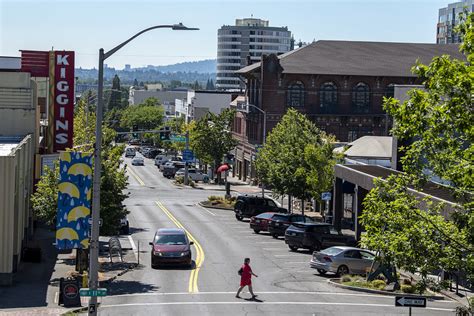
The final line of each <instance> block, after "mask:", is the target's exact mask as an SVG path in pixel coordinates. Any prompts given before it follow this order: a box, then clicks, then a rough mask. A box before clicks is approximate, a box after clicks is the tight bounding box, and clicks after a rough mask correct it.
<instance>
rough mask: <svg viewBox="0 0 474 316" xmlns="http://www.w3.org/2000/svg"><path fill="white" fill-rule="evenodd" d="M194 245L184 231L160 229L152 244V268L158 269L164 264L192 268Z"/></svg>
mask: <svg viewBox="0 0 474 316" xmlns="http://www.w3.org/2000/svg"><path fill="white" fill-rule="evenodd" d="M192 244H193V242H192V241H190V240H189V239H188V237H187V236H186V232H185V231H184V230H183V229H180V228H161V229H158V230H157V232H156V233H155V237H154V238H153V241H152V242H150V246H152V249H151V267H152V268H156V267H158V266H160V265H162V264H184V265H186V266H188V267H191V266H192V263H193V261H192V259H191V245H192Z"/></svg>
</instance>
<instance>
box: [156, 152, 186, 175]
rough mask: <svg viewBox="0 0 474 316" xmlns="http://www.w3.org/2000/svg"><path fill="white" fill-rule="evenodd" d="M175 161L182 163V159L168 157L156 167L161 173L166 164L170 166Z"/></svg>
mask: <svg viewBox="0 0 474 316" xmlns="http://www.w3.org/2000/svg"><path fill="white" fill-rule="evenodd" d="M175 161H182V159H181V158H179V157H172V156H168V157H167V158H165V159H164V160H163V161H162V162H161V163H160V165H159V166H158V167H159V168H160V171H161V172H163V170H164V169H165V164H167V163H168V162H169V163H170V164H172V163H173V162H175Z"/></svg>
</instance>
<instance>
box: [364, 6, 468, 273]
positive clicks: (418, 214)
mask: <svg viewBox="0 0 474 316" xmlns="http://www.w3.org/2000/svg"><path fill="white" fill-rule="evenodd" d="M473 27H474V26H473V15H469V16H468V17H467V19H465V20H464V22H463V23H462V24H461V25H460V26H459V27H458V31H459V32H460V33H461V35H462V37H463V39H464V42H463V43H462V44H461V46H460V49H461V52H463V53H464V55H465V56H466V60H456V59H453V58H451V57H450V56H439V57H435V58H433V60H432V61H431V63H430V64H429V65H423V64H420V63H418V64H417V65H416V66H414V67H413V72H414V73H415V74H417V75H418V76H419V77H420V78H421V79H422V80H423V85H424V89H415V90H412V91H410V92H409V99H408V100H407V101H405V102H403V103H401V104H400V102H399V101H398V100H396V99H393V98H391V99H387V100H385V104H384V107H385V109H386V110H387V112H388V113H389V114H390V115H392V116H393V118H394V122H395V123H394V128H393V130H392V133H393V135H394V136H396V137H397V138H398V139H399V140H401V141H404V142H407V143H408V144H409V145H407V146H405V147H404V148H402V151H403V153H404V157H403V158H402V165H403V170H404V172H405V173H403V174H400V175H397V176H393V177H391V178H389V179H388V180H387V181H382V180H379V181H377V182H376V187H375V188H374V189H373V190H372V191H371V192H369V194H368V195H367V197H366V199H365V202H364V213H363V215H362V224H363V225H364V226H365V228H366V231H367V234H366V235H365V236H364V237H363V242H364V243H365V244H366V245H367V246H368V247H369V248H371V249H374V250H378V251H380V253H381V254H382V256H381V258H382V260H386V261H388V262H392V263H394V264H396V265H397V266H398V267H400V268H402V269H406V270H408V271H410V272H413V273H414V272H418V273H420V274H421V275H422V277H423V278H424V279H425V280H426V278H427V275H428V274H429V273H432V272H433V271H435V270H445V271H452V272H456V271H463V272H464V273H466V274H467V276H468V278H470V279H471V280H474V208H473V206H474V205H473V192H474V176H473V175H474V158H473V157H474V145H473V141H474V108H473V104H472V95H473V90H474V76H473V73H474V69H473V65H472V61H473V60H474V32H473V30H474V29H473ZM466 61H467V62H466ZM428 180H437V181H440V182H442V183H444V184H445V186H444V187H445V189H448V190H450V191H451V196H452V198H454V199H456V201H457V205H456V206H452V207H451V208H448V207H447V206H446V205H444V204H443V203H434V202H432V201H430V200H428V199H424V200H420V198H417V197H416V196H415V195H413V194H412V193H410V192H409V188H413V189H416V190H418V191H423V185H424V184H425V183H426V181H428ZM446 212H451V216H450V217H449V220H447V219H445V217H444V216H443V215H444V214H445V213H446Z"/></svg>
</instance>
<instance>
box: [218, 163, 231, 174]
mask: <svg viewBox="0 0 474 316" xmlns="http://www.w3.org/2000/svg"><path fill="white" fill-rule="evenodd" d="M229 169H230V166H229V165H228V164H223V165H221V166H220V167H219V168H217V172H219V173H220V172H224V171H227V170H229Z"/></svg>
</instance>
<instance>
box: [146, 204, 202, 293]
mask: <svg viewBox="0 0 474 316" xmlns="http://www.w3.org/2000/svg"><path fill="white" fill-rule="evenodd" d="M155 203H156V205H158V207H159V208H160V209H161V210H162V211H163V213H165V214H166V216H168V217H169V219H170V220H171V221H172V222H173V223H174V224H175V225H176V226H177V227H179V228H182V229H184V231H185V232H186V234H187V235H188V238H189V239H190V240H191V241H193V242H194V248H196V261H195V268H194V269H193V270H192V271H191V275H190V276H189V286H188V292H189V293H198V292H199V289H198V284H197V282H198V275H199V270H200V269H201V266H202V263H203V262H204V258H205V256H204V250H202V246H201V244H200V243H199V242H198V241H197V239H196V238H194V236H193V235H192V234H191V233H190V232H189V231H188V230H187V229H186V228H184V226H183V225H182V224H181V223H180V222H179V221H178V220H177V219H176V217H174V216H173V214H171V212H170V211H169V210H168V209H167V208H166V207H165V206H164V205H163V204H162V203H161V202H159V201H155Z"/></svg>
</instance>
